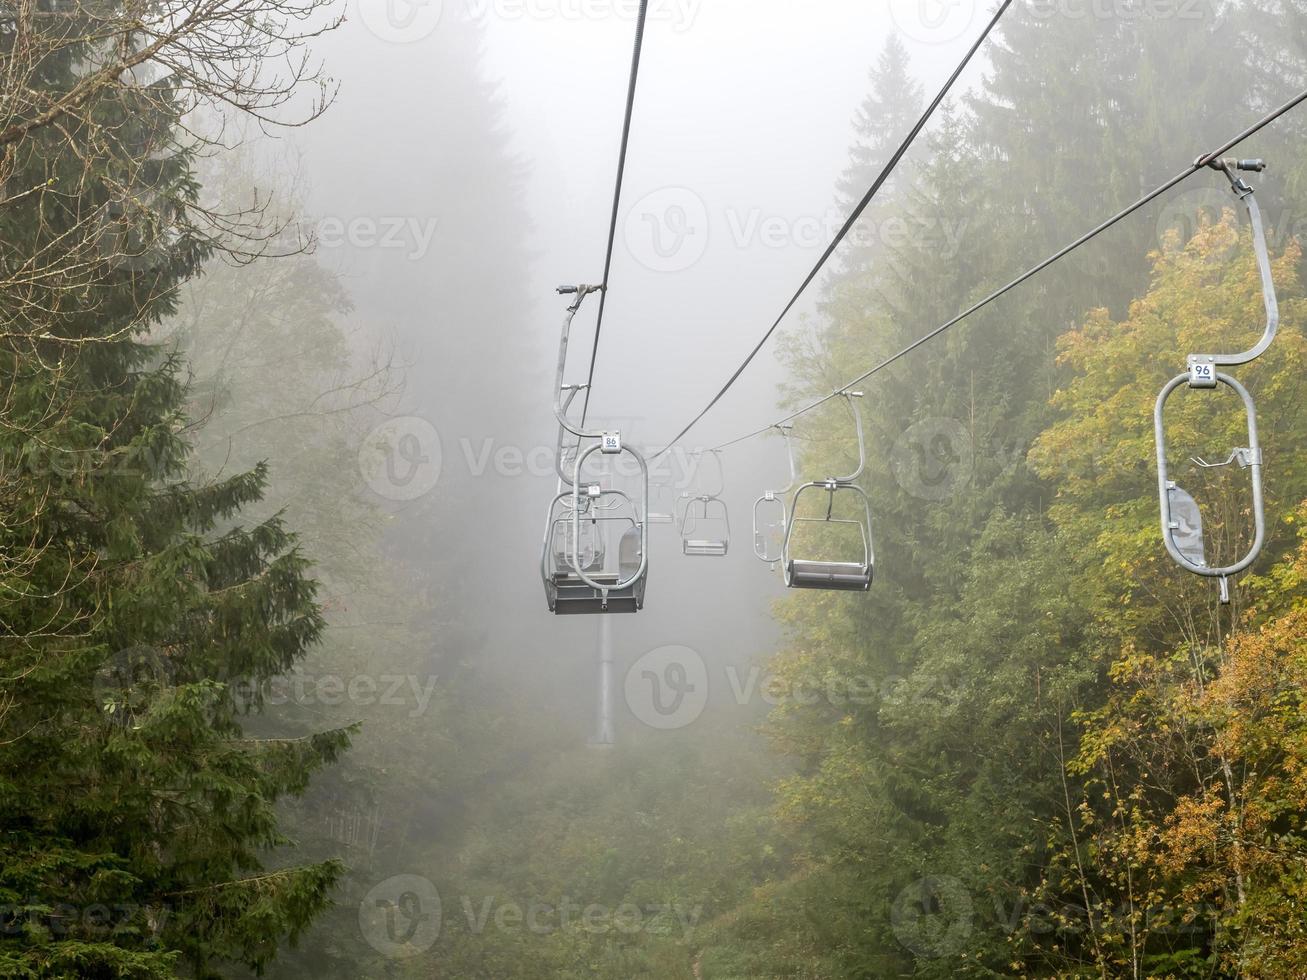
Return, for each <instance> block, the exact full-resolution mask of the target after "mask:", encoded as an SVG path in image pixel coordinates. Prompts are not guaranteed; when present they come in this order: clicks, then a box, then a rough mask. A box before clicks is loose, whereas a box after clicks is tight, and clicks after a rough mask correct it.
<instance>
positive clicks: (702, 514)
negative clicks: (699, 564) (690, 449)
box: [681, 449, 731, 558]
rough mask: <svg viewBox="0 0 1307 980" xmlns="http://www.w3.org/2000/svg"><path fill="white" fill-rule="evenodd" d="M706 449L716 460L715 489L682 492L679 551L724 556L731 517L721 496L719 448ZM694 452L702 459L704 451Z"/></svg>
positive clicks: (722, 479)
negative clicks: (684, 501) (683, 506)
mask: <svg viewBox="0 0 1307 980" xmlns="http://www.w3.org/2000/svg"><path fill="white" fill-rule="evenodd" d="M708 453H709V454H710V455H711V456H712V457H713V458H714V459H716V460H717V489H716V490H715V491H714V492H712V493H693V492H687V493H685V494H682V496H683V497H685V498H686V504H685V510H684V512H683V513H682V514H681V551H682V553H683V554H686V555H690V556H692V557H696V558H724V557H726V553H727V552H728V551H729V550H730V547H731V519H730V514H729V513H728V512H727V510H726V501H724V500H722V496H721V495H722V491H723V490H725V489H726V473H725V470H723V468H722V455H721V452H720V451H718V450H716V449H712V450H709V451H708ZM694 455H695V456H696V457H697V458H699V459H702V458H703V456H704V453H702V452H698V453H695V454H694Z"/></svg>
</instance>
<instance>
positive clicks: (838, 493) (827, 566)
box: [781, 392, 875, 592]
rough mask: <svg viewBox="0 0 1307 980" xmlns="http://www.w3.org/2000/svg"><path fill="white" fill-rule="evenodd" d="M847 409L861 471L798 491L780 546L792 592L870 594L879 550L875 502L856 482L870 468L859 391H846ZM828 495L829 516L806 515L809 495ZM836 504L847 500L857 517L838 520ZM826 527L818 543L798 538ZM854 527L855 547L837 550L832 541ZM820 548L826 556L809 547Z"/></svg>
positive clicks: (841, 544) (839, 518)
mask: <svg viewBox="0 0 1307 980" xmlns="http://www.w3.org/2000/svg"><path fill="white" fill-rule="evenodd" d="M844 397H845V399H846V400H847V402H848V405H849V410H850V411H851V412H852V414H853V422H854V425H855V427H856V429H857V434H858V468H857V469H856V470H854V471H853V472H852V473H850V474H849V475H848V476H834V477H830V478H828V479H826V480H822V481H821V482H820V483H805V484H803V485H802V486H800V487H799V488H798V489H797V490H796V491H795V492H794V499H793V500H792V501H791V503H790V518H789V526H788V527H787V528H786V529H785V543H784V545H783V546H782V548H781V564H782V568H783V570H784V573H785V584H786V585H787V586H789V587H790V588H792V589H827V590H834V591H842V592H866V591H867V590H868V589H870V588H871V580H872V575H873V572H874V568H875V551H874V548H873V546H872V536H871V501H870V500H868V499H867V494H866V493H865V492H864V491H863V489H862V488H861V487H860V486H858V484H857V482H856V481H857V479H858V477H860V476H861V475H862V471H863V469H865V468H866V461H867V457H866V444H865V442H864V439H863V433H862V414H861V412H860V411H859V409H858V403H857V401H856V400H855V399H857V398H860V397H861V393H860V392H845V393H844ZM822 493H824V494H825V495H826V501H825V503H826V507H825V515H824V516H822V517H808V516H804V513H803V510H802V503H803V500H804V497H805V495H807V496H808V497H809V499H811V497H812V496H814V495H820V494H822ZM837 501H848V502H850V503H852V504H853V505H854V510H853V512H852V513H853V516H849V517H837V516H836V513H837V511H836V503H837ZM800 528H804V529H812V528H818V529H825V530H827V531H828V532H830V533H826V534H821V533H820V531H819V532H818V533H817V534H816V535H815V536H816V537H817V538H818V539H819V540H818V541H817V542H816V543H815V544H814V543H805V544H803V545H800V543H799V542H798V541H797V540H796V538H795V531H796V529H800ZM851 529H856V530H857V532H858V534H857V538H856V540H857V545H856V547H850V546H849V545H848V544H847V541H846V542H840V544H839V549H840V550H839V551H831V550H829V549H832V548H833V547H836V546H835V544H834V543H833V541H832V539H833V538H841V537H842V538H846V539H847V538H850V537H852V536H851V535H850V534H849V531H850V530H851ZM817 547H820V548H821V550H822V551H824V552H825V553H821V554H817V553H813V552H811V551H808V550H806V549H808V548H814V549H815V548H817Z"/></svg>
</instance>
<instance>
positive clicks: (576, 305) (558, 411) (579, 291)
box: [554, 286, 604, 447]
mask: <svg viewBox="0 0 1307 980" xmlns="http://www.w3.org/2000/svg"><path fill="white" fill-rule="evenodd" d="M603 288H604V287H603V286H559V287H558V292H559V295H562V296H570V295H573V294H574V295H575V296H576V300H575V301H574V302H573V303H572V305H571V306H569V307H568V308H567V315H566V316H564V317H563V333H562V337H561V338H560V339H559V341H558V373H557V384H556V385H555V386H554V415H556V416H557V417H558V424H559V426H561V427H562V428H563V429H565V430H566V431H568V432H570V433H572V435H574V436H576V437H577V438H579V439H602V438H603V433H602V432H586V431H584V429H582V428H577V427H576V426H575V425H573V423H572V422H571V420H569V419H568V417H567V408H568V406H570V405H571V404H572V399H573V398H575V397H576V392H578V391H581V390H582V389H584V388H585V385H567V384H565V383H564V381H563V374H564V372H565V371H566V369H567V344H568V340H569V339H570V337H571V333H572V319H573V318H574V317H575V316H576V314H577V312H578V311H579V310H580V309H581V304H582V303H584V302H585V298H586V297H587V296H589V295H590V294H591V293H597V292H600V291H602V290H603ZM564 392H570V393H571V394H570V395H569V396H568V397H567V401H566V403H564V401H563V398H564ZM559 445H560V447H561V445H562V439H561V438H560V439H559Z"/></svg>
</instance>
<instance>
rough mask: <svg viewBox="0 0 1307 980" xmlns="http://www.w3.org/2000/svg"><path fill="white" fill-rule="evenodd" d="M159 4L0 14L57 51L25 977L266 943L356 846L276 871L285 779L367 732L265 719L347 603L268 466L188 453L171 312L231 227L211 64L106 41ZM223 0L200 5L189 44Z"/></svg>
mask: <svg viewBox="0 0 1307 980" xmlns="http://www.w3.org/2000/svg"><path fill="white" fill-rule="evenodd" d="M141 16H143V15H141V14H140V13H139V12H133V11H130V10H122V9H119V8H117V7H114V6H109V7H105V8H103V9H97V10H95V11H94V12H89V11H87V10H86V9H85V8H81V7H72V8H70V7H68V6H67V5H54V6H51V5H45V4H42V5H36V6H34V7H32V8H31V9H24V10H23V11H20V18H19V19H20V21H21V22H22V25H23V27H24V30H20V31H17V32H15V33H6V34H3V35H0V37H2V40H0V44H3V45H5V46H6V52H5V53H6V55H7V56H9V57H10V58H11V61H10V64H11V66H15V71H16V72H17V69H18V67H19V66H22V65H25V64H28V62H27V61H25V60H24V59H25V57H26V55H27V53H28V49H29V48H30V47H31V46H32V45H33V43H34V42H33V37H35V38H36V39H37V40H38V41H39V42H41V44H42V45H43V47H42V50H43V52H44V54H43V56H42V58H41V59H39V64H37V66H36V68H35V69H33V71H32V73H31V74H30V76H28V77H27V78H25V79H20V81H23V82H26V83H27V84H28V86H29V87H28V88H23V87H22V86H15V87H13V88H6V90H5V93H4V94H5V101H4V127H3V128H4V132H3V134H0V138H2V139H4V140H6V142H5V145H4V148H3V149H4V158H3V165H4V168H5V178H6V181H5V188H6V194H7V195H8V196H7V197H6V199H5V200H4V202H3V207H0V240H2V241H3V243H4V244H3V249H2V251H0V285H2V286H3V289H0V304H3V305H2V307H0V323H2V324H3V340H2V341H0V343H2V347H0V400H2V401H0V404H2V405H3V408H2V410H0V482H2V485H3V511H2V520H0V554H2V555H3V556H4V558H3V559H2V560H0V584H2V585H3V588H2V589H0V622H2V623H3V634H2V635H0V662H2V663H3V676H4V681H3V689H2V694H0V698H2V700H0V828H3V838H2V840H3V844H2V846H0V905H3V906H4V911H3V922H4V928H3V930H2V932H0V972H2V973H3V974H4V975H6V976H17V977H68V976H77V977H84V978H92V980H94V978H99V977H171V976H195V977H211V976H217V973H216V972H215V971H216V969H217V968H218V966H219V965H221V964H222V963H224V962H241V963H245V964H247V965H249V966H251V967H254V968H256V969H257V968H261V967H262V966H263V965H265V964H266V963H267V962H269V961H270V960H271V958H272V957H273V956H274V955H275V953H276V951H277V948H278V945H279V944H280V943H281V942H282V941H283V940H285V939H288V938H289V939H291V940H293V939H294V938H295V937H296V936H297V935H298V934H299V933H300V932H301V931H302V930H303V929H304V928H305V927H306V926H307V925H308V924H309V923H310V922H311V921H312V920H313V918H314V917H315V916H316V915H317V914H318V913H319V912H320V911H321V910H322V909H323V908H324V907H325V906H326V904H327V902H328V893H329V891H330V889H331V886H332V883H333V882H334V881H335V880H336V878H337V877H338V876H339V874H340V871H341V869H340V867H339V865H337V864H336V863H334V862H326V863H320V864H313V865H307V866H298V867H286V868H283V869H281V870H278V871H275V872H269V871H265V870H264V864H265V861H266V858H267V854H268V852H269V849H271V848H275V847H277V846H279V845H282V844H285V843H287V840H286V838H285V837H284V835H283V834H282V833H281V831H280V830H279V826H278V820H277V816H276V813H275V809H274V808H275V806H276V803H277V801H278V799H279V798H282V797H284V796H286V795H288V794H296V793H300V792H302V791H303V790H304V789H305V787H306V786H307V784H308V780H309V778H310V776H311V774H312V773H313V772H314V771H315V770H316V769H318V768H319V767H320V766H322V765H323V764H325V763H327V762H329V761H331V760H332V759H334V758H335V757H336V756H337V754H338V753H339V752H341V751H342V749H344V747H345V746H346V744H347V742H348V733H347V732H346V731H343V730H336V731H330V732H323V733H314V734H311V735H308V736H306V737H304V738H302V739H295V740H283V741H279V740H261V739H256V738H252V737H249V736H248V734H247V733H246V731H245V725H244V720H245V719H246V717H247V716H248V715H249V713H251V712H256V711H258V710H259V709H260V707H261V701H260V695H259V690H260V684H261V683H262V682H263V681H266V680H267V679H268V678H270V677H272V676H274V675H277V674H280V673H283V672H285V671H287V670H288V669H290V668H291V667H292V666H293V665H294V664H295V663H296V662H297V661H298V660H299V659H300V658H301V657H302V656H304V654H305V652H306V650H308V649H309V648H310V647H311V646H312V645H313V644H314V643H316V642H317V640H318V638H319V636H320V634H321V632H322V629H323V618H322V614H321V611H320V609H319V606H318V602H317V600H316V598H315V594H316V585H315V583H314V581H313V579H312V578H311V576H310V571H309V563H308V560H307V559H306V557H305V556H304V555H303V554H301V553H300V551H299V550H298V548H297V547H296V541H295V536H294V534H293V533H292V532H291V531H290V530H289V529H288V528H287V527H286V525H285V523H284V522H283V521H282V520H281V519H280V517H277V516H272V517H269V518H268V519H266V520H260V521H256V522H253V523H248V524H247V523H243V522H242V521H241V511H242V509H243V508H245V507H247V506H249V505H252V504H255V503H256V502H257V501H258V500H259V499H260V497H261V495H262V492H263V488H264V485H265V482H266V479H267V467H266V465H264V464H260V465H257V466H255V467H254V468H252V469H250V470H248V471H246V472H242V473H237V474H234V475H231V476H228V477H226V478H225V479H221V480H216V481H211V482H193V481H191V480H189V479H188V478H187V476H186V467H187V461H188V456H189V453H190V445H189V442H188V438H189V437H188V425H189V424H190V419H188V417H187V414H186V411H185V405H186V396H187V391H186V383H185V366H184V364H183V362H182V361H181V360H180V359H179V358H178V357H177V356H176V355H175V354H171V353H169V352H168V351H166V350H163V349H161V348H160V347H158V346H157V345H155V344H153V343H151V341H150V339H149V331H150V330H151V329H152V328H153V327H155V326H156V325H157V324H158V323H159V322H160V321H161V319H162V318H164V317H165V316H167V315H168V314H170V313H171V312H172V311H173V309H174V307H175V304H176V297H177V289H178V286H179V285H180V284H181V283H183V282H185V281H187V280H188V279H190V278H191V277H193V276H195V275H196V274H197V273H198V272H199V270H200V267H201V263H202V262H203V261H204V260H205V259H206V257H208V256H209V255H211V254H212V253H213V252H214V250H215V249H216V248H218V247H222V246H223V245H224V244H225V245H226V246H227V247H232V242H231V240H230V239H228V240H227V242H226V243H224V242H222V241H220V240H218V239H217V238H216V237H215V235H214V233H213V229H212V226H211V225H208V224H206V215H205V213H204V211H203V209H202V208H201V206H200V202H199V191H200V189H199V185H198V182H197V179H196V176H195V171H196V160H197V143H196V141H195V140H193V139H191V138H189V137H188V135H187V134H188V132H189V131H188V129H187V127H186V125H185V124H184V123H183V118H182V117H183V114H184V112H185V111H186V110H187V108H188V107H190V106H191V105H192V104H193V103H192V102H191V101H190V100H192V99H193V98H194V97H195V93H196V91H197V89H200V88H202V87H203V83H201V82H199V81H197V80H196V79H195V78H190V79H189V80H188V79H187V78H186V76H185V75H184V73H180V72H178V73H173V74H171V75H160V73H157V72H153V71H152V70H151V69H150V66H149V64H148V63H144V64H142V65H139V66H138V67H137V69H136V70H135V71H133V70H132V69H125V70H123V71H110V70H106V71H105V72H103V73H95V72H93V71H92V69H91V68H89V67H88V65H91V64H108V65H109V66H110V67H112V63H113V58H114V57H118V56H120V55H122V53H123V52H129V53H133V54H134V53H135V52H138V51H140V50H142V47H143V44H142V42H140V41H139V39H138V38H139V35H138V31H139V30H140V23H141V21H140V18H141ZM217 16H218V15H217V14H215V12H214V8H212V7H209V8H204V9H203V10H200V11H197V12H196V15H195V19H194V21H193V22H192V23H190V24H189V25H188V26H186V27H184V28H183V29H182V31H181V32H180V33H179V34H177V35H176V36H174V37H173V39H172V43H173V44H174V45H176V46H184V45H185V43H187V40H188V39H187V36H186V35H185V30H189V29H192V28H194V27H196V25H205V24H208V25H209V26H210V27H212V26H213V24H214V22H213V21H206V17H210V18H213V17H217ZM221 22H222V23H224V24H225V23H228V22H227V21H226V20H225V19H224V20H222V21H221ZM93 25H94V26H95V29H94V30H92V29H91V28H92V26H93ZM118 32H120V36H119V33H118ZM106 36H107V37H110V38H112V39H113V40H112V42H108V41H104V40H103V38H105V37H106ZM214 37H215V35H208V41H209V42H211V45H212V44H213V43H216V42H215V41H214ZM284 37H285V38H290V37H291V33H290V32H287V33H286V34H285V35H284ZM189 41H190V43H196V38H194V37H190V38H189ZM231 43H233V44H234V43H236V42H234V41H232V42H231ZM258 43H259V42H258V41H257V39H256V40H255V41H254V42H252V44H253V46H252V47H247V48H245V49H243V54H242V55H240V56H244V57H248V56H250V54H251V53H252V52H255V51H257V46H258ZM178 50H179V48H178V47H174V49H173V53H174V54H177V51H178ZM218 50H219V49H218V48H216V47H213V46H210V47H209V48H208V51H209V54H210V57H212V58H214V59H217V58H218V53H217V52H218ZM237 56H238V55H233V57H237ZM129 60H130V59H129ZM213 67H215V68H216V67H217V65H216V63H215V65H214V66H213ZM233 84H234V83H233ZM30 86H35V88H32V87H30ZM32 93H35V95H33V94H32ZM232 94H235V93H234V92H233V93H232ZM248 104H251V105H256V104H257V100H256V99H254V98H253V97H251V98H250V100H249V103H248ZM50 106H53V107H54V109H53V110H50V111H43V109H42V107H47V108H48V107H50ZM15 134H16V135H15ZM208 217H211V216H208ZM237 247H239V246H237Z"/></svg>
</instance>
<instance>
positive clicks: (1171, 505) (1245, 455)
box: [1153, 160, 1280, 604]
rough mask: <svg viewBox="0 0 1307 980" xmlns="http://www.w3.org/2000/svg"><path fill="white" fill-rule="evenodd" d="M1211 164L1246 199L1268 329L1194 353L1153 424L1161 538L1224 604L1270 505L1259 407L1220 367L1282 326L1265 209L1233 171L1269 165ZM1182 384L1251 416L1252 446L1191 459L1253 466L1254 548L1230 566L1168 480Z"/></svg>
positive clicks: (1258, 348) (1248, 355)
mask: <svg viewBox="0 0 1307 980" xmlns="http://www.w3.org/2000/svg"><path fill="white" fill-rule="evenodd" d="M1207 165H1208V166H1209V167H1211V168H1212V169H1214V170H1220V171H1222V172H1223V173H1224V174H1225V176H1226V177H1227V178H1229V181H1230V186H1231V188H1232V189H1233V191H1234V194H1235V197H1237V198H1239V200H1241V201H1243V203H1244V207H1245V208H1246V209H1247V211H1248V218H1249V221H1250V222H1251V224H1252V234H1253V251H1254V254H1255V255H1256V259H1257V269H1258V272H1259V274H1260V276H1261V280H1262V301H1263V303H1264V305H1265V307H1266V329H1265V331H1264V332H1263V333H1262V338H1261V339H1260V340H1259V341H1257V343H1256V344H1254V345H1253V346H1252V347H1251V348H1249V349H1248V350H1246V351H1244V352H1243V353H1242V354H1190V355H1189V359H1188V364H1189V370H1188V371H1187V372H1185V373H1184V374H1181V375H1179V376H1178V377H1176V378H1173V379H1172V380H1171V381H1170V382H1168V383H1167V385H1166V387H1164V388H1163V389H1162V393H1161V394H1160V395H1158V397H1157V405H1156V407H1155V409H1154V411H1153V427H1154V431H1155V434H1156V438H1157V487H1158V498H1159V501H1160V503H1161V513H1162V541H1163V543H1164V544H1165V545H1166V550H1167V552H1168V553H1169V554H1170V556H1171V557H1172V558H1173V559H1174V560H1175V562H1176V563H1177V564H1178V565H1179V566H1180V567H1181V568H1183V569H1185V570H1186V571H1190V572H1193V573H1194V574H1195V575H1202V576H1204V577H1206V578H1215V579H1219V580H1220V586H1221V602H1222V603H1223V604H1228V603H1229V602H1230V576H1231V575H1236V574H1238V573H1239V572H1241V571H1243V570H1244V569H1246V568H1248V567H1249V566H1250V565H1252V563H1253V562H1254V561H1256V560H1257V556H1258V555H1259V554H1260V553H1261V550H1262V545H1263V543H1264V542H1265V539H1266V508H1265V503H1264V499H1263V496H1262V449H1261V445H1260V443H1259V442H1258V439H1257V410H1256V407H1255V406H1254V404H1253V399H1252V395H1250V394H1249V393H1248V389H1246V388H1245V387H1244V386H1243V385H1242V384H1240V383H1239V382H1238V381H1237V380H1235V379H1234V378H1232V377H1230V376H1229V375H1226V374H1222V373H1221V372H1220V370H1219V369H1220V368H1222V367H1233V366H1236V365H1240V364H1247V363H1249V362H1250V361H1252V360H1255V359H1256V358H1258V357H1260V356H1261V355H1262V354H1263V353H1265V352H1266V349H1267V348H1268V347H1270V345H1271V342H1272V341H1273V340H1274V339H1275V333H1276V330H1277V329H1278V328H1279V323H1280V311H1279V304H1278V302H1277V300H1276V296H1275V282H1274V280H1273V278H1272V276H1271V260H1270V256H1269V254H1268V252H1267V247H1266V232H1265V229H1264V228H1263V225H1262V214H1261V210H1260V209H1259V208H1258V206H1257V201H1256V199H1255V198H1254V196H1253V188H1252V186H1251V185H1250V184H1248V182H1247V181H1245V180H1244V179H1243V178H1242V177H1239V176H1236V174H1235V171H1236V170H1240V171H1251V172H1255V173H1261V172H1262V171H1263V170H1265V169H1266V164H1265V163H1263V162H1262V161H1261V160H1210V161H1208V162H1207ZM1182 385H1187V386H1188V387H1190V388H1196V389H1208V390H1213V389H1215V388H1216V387H1217V386H1218V385H1225V386H1226V387H1228V388H1230V389H1232V390H1233V391H1234V392H1235V393H1236V394H1237V395H1238V396H1239V398H1240V399H1241V400H1242V401H1243V406H1244V412H1245V414H1246V415H1247V418H1248V445H1247V446H1246V447H1241V448H1238V449H1235V450H1234V451H1233V452H1232V453H1231V454H1230V457H1229V459H1227V460H1226V461H1225V462H1223V463H1208V462H1206V461H1204V460H1202V459H1194V460H1193V462H1194V463H1195V464H1197V465H1198V466H1201V467H1204V468H1209V469H1210V468H1215V467H1221V466H1229V465H1230V464H1231V463H1238V464H1239V467H1240V468H1241V469H1247V470H1250V471H1251V473H1250V477H1251V483H1252V495H1253V525H1254V539H1253V543H1252V547H1251V548H1250V549H1249V551H1248V553H1247V554H1246V555H1244V557H1243V558H1242V559H1240V560H1239V561H1236V562H1234V563H1233V564H1230V565H1225V566H1222V567H1212V566H1209V565H1208V564H1207V557H1206V552H1205V548H1204V543H1203V518H1202V514H1201V512H1200V511H1199V508H1198V504H1197V502H1196V501H1195V500H1194V498H1193V497H1192V496H1191V495H1190V494H1189V493H1187V492H1186V491H1185V490H1183V489H1181V488H1180V487H1179V486H1178V485H1177V484H1176V483H1175V481H1173V480H1171V479H1170V475H1169V473H1168V470H1167V462H1166V428H1165V422H1164V419H1163V415H1164V411H1165V408H1166V400H1167V399H1168V398H1170V397H1171V395H1172V393H1173V392H1175V391H1176V390H1177V389H1179V388H1180V387H1181V386H1182Z"/></svg>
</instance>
